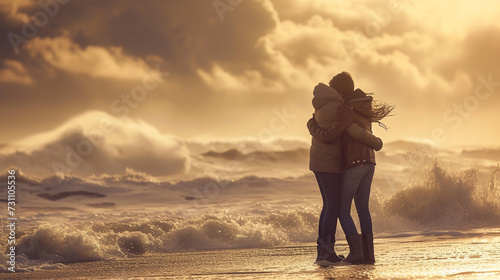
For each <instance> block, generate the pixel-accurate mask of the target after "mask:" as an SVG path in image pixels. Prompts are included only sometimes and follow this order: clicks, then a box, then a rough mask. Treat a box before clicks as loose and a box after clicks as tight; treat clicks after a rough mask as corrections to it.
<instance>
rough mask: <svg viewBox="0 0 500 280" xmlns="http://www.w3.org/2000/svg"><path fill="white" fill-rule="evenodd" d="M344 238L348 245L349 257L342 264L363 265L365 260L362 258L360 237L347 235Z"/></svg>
mask: <svg viewBox="0 0 500 280" xmlns="http://www.w3.org/2000/svg"><path fill="white" fill-rule="evenodd" d="M345 238H346V239H347V243H348V244H349V255H348V256H347V258H345V260H344V262H347V263H352V264H360V263H363V262H364V261H365V258H364V257H363V247H362V246H361V235H360V234H354V235H348V236H346V237H345Z"/></svg>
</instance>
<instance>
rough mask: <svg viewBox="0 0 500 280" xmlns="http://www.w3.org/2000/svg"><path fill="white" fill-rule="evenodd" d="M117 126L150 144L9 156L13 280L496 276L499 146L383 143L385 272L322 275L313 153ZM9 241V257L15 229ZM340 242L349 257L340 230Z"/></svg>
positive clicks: (283, 143) (59, 141) (71, 133)
mask: <svg viewBox="0 0 500 280" xmlns="http://www.w3.org/2000/svg"><path fill="white" fill-rule="evenodd" d="M117 127H118V128H121V129H125V127H126V129H128V130H129V131H121V134H124V133H125V132H126V133H127V134H129V135H132V136H133V137H132V138H133V139H136V140H137V139H143V138H144V139H146V140H147V141H146V142H148V143H149V145H144V144H141V145H139V146H134V145H136V144H135V142H134V141H130V142H125V143H122V142H119V141H118V140H117V139H116V138H119V135H120V133H118V136H117V135H114V134H113V135H114V136H113V137H105V138H103V139H105V140H102V141H100V143H101V144H99V145H95V146H94V147H93V152H89V153H88V154H87V155H86V156H82V157H81V159H80V160H81V162H80V163H79V164H76V163H78V158H77V157H74V155H72V154H71V153H69V156H68V150H67V149H66V148H67V147H68V146H69V147H77V146H78V143H79V142H78V141H79V139H80V137H87V138H89V139H90V136H89V135H86V134H85V130H81V131H80V130H64V129H62V128H61V131H60V133H59V134H57V135H56V136H54V137H52V138H51V137H49V136H47V135H45V136H44V138H43V139H48V140H46V141H45V142H43V143H42V144H40V145H38V146H36V147H33V146H30V147H29V148H25V149H22V147H11V146H3V147H2V148H1V149H0V159H1V161H0V162H1V164H3V165H0V167H1V168H3V169H4V171H3V174H1V176H0V180H1V181H3V182H6V181H7V170H10V169H13V170H16V216H17V217H18V220H17V221H16V271H17V272H16V275H29V277H30V278H31V279H44V278H43V277H45V276H46V275H48V274H50V275H52V276H54V277H55V276H57V275H60V278H61V279H64V277H66V278H68V275H79V276H78V277H81V279H85V273H90V272H89V268H90V267H92V271H93V272H92V273H94V274H92V275H93V276H88V278H89V279H94V278H95V276H96V275H97V276H99V275H101V276H102V277H101V276H99V277H101V278H102V279H123V278H124V277H129V276H133V277H140V276H141V275H142V276H147V277H173V278H174V279H178V278H179V277H181V276H182V277H187V278H189V277H191V278H193V279H196V278H200V279H220V278H241V279H245V277H247V279H253V278H262V279H265V278H278V279H279V278H282V279H292V278H294V279H302V278H304V279H305V278H307V279H324V278H329V277H331V278H335V279H337V277H338V278H339V279H342V278H349V277H356V278H360V279H366V278H370V279H371V278H373V279H390V278H393V279H403V278H406V277H409V278H412V277H413V278H419V279H420V278H421V279H424V278H426V277H428V278H439V277H445V278H446V277H451V278H453V277H456V278H460V277H462V279H476V278H475V277H490V276H492V277H493V276H494V277H498V276H499V273H498V267H500V259H499V258H498V257H499V255H498V254H499V252H500V250H499V249H500V248H499V230H498V229H499V228H500V189H499V186H498V184H497V177H498V175H499V174H498V167H497V163H498V162H499V161H500V152H499V151H500V150H498V149H497V148H495V147H492V148H484V147H482V148H456V149H443V148H441V149H438V148H435V147H433V146H431V145H428V144H425V143H424V144H422V143H416V142H411V141H397V142H393V143H388V144H386V146H385V147H384V149H383V150H382V151H381V152H378V153H377V162H378V164H377V168H376V174H375V178H374V182H373V187H372V196H371V201H370V208H371V212H372V218H373V223H374V232H375V236H376V247H377V252H378V253H377V257H378V259H379V262H377V265H375V266H371V267H366V266H360V267H361V268H358V267H353V266H348V267H344V266H342V267H336V268H328V269H322V268H319V267H317V266H315V265H313V264H312V263H313V260H314V257H315V256H314V250H315V245H314V242H315V240H316V237H317V223H318V215H319V212H320V210H321V197H320V193H319V190H318V187H317V184H316V181H315V179H314V176H313V174H312V172H310V171H309V170H308V159H309V158H308V149H309V144H308V143H307V141H304V140H301V139H277V140H274V141H268V142H258V141H254V140H251V139H247V140H232V141H229V140H228V141H225V142H224V141H211V142H210V141H208V142H195V141H179V140H178V139H174V138H172V137H166V138H162V137H163V136H161V135H159V134H158V133H157V132H155V131H154V130H152V129H151V128H150V127H147V126H146V125H145V124H142V123H133V124H127V126H125V125H121V126H120V125H118V126H117ZM144 139H143V140H144ZM163 140H165V141H163ZM166 140H168V141H166ZM164 142H165V143H164ZM65 147H66V148H65ZM64 151H66V152H64ZM146 155H149V156H150V158H151V159H152V160H151V161H148V160H147V158H146ZM68 158H69V159H70V160H74V162H73V163H75V167H73V168H72V169H71V170H70V171H71V172H67V173H66V174H65V175H62V174H55V173H54V169H53V168H52V167H51V163H53V162H54V161H57V162H64V161H65V160H66V159H68ZM124 158H126V160H125V161H123V160H124ZM103 164H106V165H109V166H106V168H102V165H103ZM1 186H2V189H1V192H2V197H1V198H2V202H0V203H1V204H2V205H4V206H6V199H5V198H6V195H7V190H6V188H5V186H6V185H5V184H2V185H1ZM4 208H6V207H4ZM353 211H355V210H353ZM354 214H355V213H354ZM0 218H1V219H2V220H3V221H6V220H7V212H6V211H3V212H0ZM355 220H356V219H355ZM1 233H2V239H1V240H0V246H1V248H5V252H7V244H6V243H7V238H6V236H8V233H9V232H8V229H7V228H6V227H2V230H1ZM337 240H338V247H339V250H340V251H341V252H342V253H344V254H346V253H347V247H346V243H345V239H344V237H343V234H342V232H341V229H340V226H339V227H338V230H337ZM208 257H209V259H210V262H208V263H207V258H208ZM246 258H248V259H249V260H251V261H250V262H248V261H247V259H246ZM181 260H186V261H181ZM110 264H112V266H111V267H113V268H112V269H110V268H109V265H110ZM141 264H142V265H141ZM193 264H194V267H193ZM209 264H210V265H209ZM7 267H8V265H7V255H6V254H0V270H1V271H3V272H7V270H6V269H7ZM128 268H130V270H128ZM132 268H136V269H135V270H133V269H132ZM113 269H114V270H116V273H114V274H113V273H112V272H113V271H112V270H113ZM75 273H76V274H75ZM79 273H80V274H79ZM129 274H130V275H129ZM4 275H10V274H9V273H6V274H4ZM4 275H2V278H3V276H4ZM37 275H38V276H40V277H42V278H36V277H38V276H37ZM44 275H45V276H44ZM124 275H126V276H124ZM335 275H338V276H335ZM291 276H293V277H292V278H289V277H291ZM8 277H21V276H8ZM57 277H59V276H57ZM70 278H71V277H70ZM6 279H7V278H6ZM17 279H22V278H17ZM74 279H76V278H74ZM478 279H479V278H478ZM492 279H494V278H492Z"/></svg>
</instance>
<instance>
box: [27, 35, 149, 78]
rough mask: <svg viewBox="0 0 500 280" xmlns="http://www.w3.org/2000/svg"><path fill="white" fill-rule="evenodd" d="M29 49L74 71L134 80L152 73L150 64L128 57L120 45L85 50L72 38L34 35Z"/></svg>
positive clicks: (52, 62) (36, 54) (45, 61)
mask: <svg viewBox="0 0 500 280" xmlns="http://www.w3.org/2000/svg"><path fill="white" fill-rule="evenodd" d="M26 50H27V51H28V53H29V54H30V55H31V56H32V57H33V58H40V59H41V60H42V62H43V63H44V64H48V65H51V66H53V67H56V68H58V69H60V70H63V71H67V72H70V73H76V74H86V75H90V76H94V77H101V78H117V79H130V80H142V78H143V77H144V76H147V75H148V70H147V68H148V67H147V65H146V63H144V61H142V60H141V59H137V58H132V57H129V56H127V55H126V54H124V52H123V49H122V48H120V47H109V48H103V47H95V46H88V47H87V48H85V49H81V48H80V47H79V46H78V45H77V44H76V43H74V42H72V41H71V40H70V39H69V38H66V37H57V38H54V39H50V38H44V39H40V38H34V39H33V40H31V41H30V42H29V43H28V44H27V45H26Z"/></svg>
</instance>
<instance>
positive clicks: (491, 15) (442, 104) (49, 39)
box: [0, 0, 500, 145]
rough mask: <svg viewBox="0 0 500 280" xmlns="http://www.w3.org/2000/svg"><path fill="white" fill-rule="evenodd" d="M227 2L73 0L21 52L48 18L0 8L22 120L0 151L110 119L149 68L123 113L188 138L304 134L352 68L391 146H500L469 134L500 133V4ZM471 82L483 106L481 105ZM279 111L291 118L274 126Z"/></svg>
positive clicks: (8, 76)
mask: <svg viewBox="0 0 500 280" xmlns="http://www.w3.org/2000/svg"><path fill="white" fill-rule="evenodd" d="M222 2H223V3H226V4H227V5H229V6H228V7H230V9H226V10H223V13H222V14H221V10H217V9H216V8H215V7H214V5H213V2H211V1H208V2H204V1H201V2H200V1H196V0H186V1H170V0H167V1H148V2H147V3H142V2H139V1H133V0H125V1H95V0H93V1H71V2H68V3H67V4H64V5H62V4H61V5H59V6H58V10H57V13H54V16H49V18H48V20H47V22H44V23H45V24H44V25H43V26H42V25H41V24H39V25H40V26H39V27H37V30H36V34H35V36H34V37H33V38H29V39H27V41H26V42H25V43H23V44H21V45H20V46H19V52H18V53H16V52H15V50H14V49H13V47H12V45H11V43H10V42H9V40H7V34H9V32H14V33H16V34H18V35H20V36H21V35H23V27H24V26H25V25H26V24H27V23H26V22H27V21H28V22H29V21H32V22H33V20H36V17H35V15H36V14H37V12H40V11H41V12H43V11H45V9H44V8H43V7H42V6H41V5H40V4H39V3H38V2H35V1H23V2H16V3H18V5H17V6H13V5H11V4H7V3H3V5H1V6H0V11H1V15H2V17H0V32H1V33H2V34H3V35H2V36H3V38H4V39H3V40H2V41H1V42H0V61H1V66H0V72H1V74H2V75H1V77H0V85H1V86H2V95H1V97H0V98H1V99H2V100H1V101H2V102H0V112H2V114H12V113H13V112H14V111H16V112H18V114H19V115H21V116H22V117H19V118H15V119H13V120H12V121H11V122H10V123H6V122H4V123H1V124H0V129H1V130H2V131H9V132H10V133H5V134H2V138H0V142H3V143H5V142H11V143H12V142H15V141H16V139H19V138H22V137H26V136H29V135H30V134H33V133H36V132H42V131H44V130H49V129H53V128H54V127H57V126H59V125H60V124H61V123H63V122H64V120H65V119H68V118H71V117H72V116H74V115H76V114H82V113H84V112H86V111H89V110H99V111H104V112H107V113H109V114H113V113H115V114H116V112H115V110H114V109H113V106H112V104H114V102H115V101H116V100H117V99H118V100H122V103H126V102H127V98H128V97H127V96H126V95H131V93H132V90H133V89H135V88H136V87H137V86H141V85H142V80H141V79H143V77H144V75H147V74H148V73H149V72H148V71H149V70H148V69H157V68H159V69H160V70H161V71H163V72H169V73H170V74H171V75H169V76H168V78H167V79H163V80H162V81H161V82H159V83H158V86H157V87H155V89H154V90H151V91H148V92H147V95H148V98H147V99H146V100H145V101H144V102H142V103H140V104H139V105H138V106H135V107H134V106H130V105H129V106H128V107H129V108H128V109H129V110H128V113H129V114H130V115H131V116H132V117H138V118H141V119H143V120H144V121H145V122H147V123H149V124H151V125H153V126H154V127H157V128H158V129H159V130H160V131H162V132H164V133H168V134H173V135H177V136H179V137H183V138H191V137H202V138H226V137H254V138H262V137H264V136H265V137H272V136H278V137H282V136H286V137H288V136H293V137H302V138H304V139H308V137H309V135H308V133H307V131H306V129H305V126H304V123H305V122H306V121H307V119H308V118H309V117H310V115H311V113H312V108H311V106H310V101H311V90H312V88H313V87H314V86H315V85H316V84H317V83H318V82H327V81H328V80H329V79H330V78H331V77H332V76H333V75H334V74H336V73H338V72H340V71H344V70H346V71H349V72H351V74H352V75H353V77H354V79H355V83H356V86H358V87H361V88H363V89H365V90H366V91H370V92H375V94H376V95H375V96H376V98H377V99H381V100H385V101H388V102H391V103H394V104H396V105H397V115H396V116H395V117H392V118H388V119H386V120H384V122H385V123H386V124H387V125H388V126H390V127H391V129H390V131H389V132H388V133H385V132H384V131H382V130H375V132H376V133H378V134H382V135H381V136H382V137H383V138H384V139H385V140H386V141H390V140H396V139H401V138H427V139H431V140H432V139H433V135H434V134H435V133H434V132H435V131H436V129H437V130H438V132H439V131H441V130H443V131H444V132H445V134H446V136H447V140H446V141H443V143H441V144H445V145H463V144H469V145H473V144H494V143H497V142H498V138H499V137H500V135H499V134H498V133H496V132H495V133H494V137H490V138H489V139H486V140H482V142H481V143H478V140H477V138H475V137H472V136H473V135H476V134H477V133H480V132H484V131H485V130H486V129H485V128H484V126H483V124H484V118H488V119H489V122H493V123H490V124H491V125H496V126H498V125H500V121H499V120H498V118H496V117H494V116H495V114H496V110H497V109H496V107H497V106H495V105H498V104H499V102H500V99H499V97H498V95H497V94H496V93H497V92H498V91H499V90H500V87H499V86H498V82H497V81H500V70H498V67H497V65H496V64H497V63H496V61H498V52H497V51H496V50H498V48H499V47H500V41H499V40H498V39H497V38H498V37H499V36H496V35H499V34H500V31H499V30H500V24H498V23H497V21H496V20H495V19H496V18H498V16H500V12H499V11H500V9H498V8H499V6H498V3H497V2H494V1H485V2H481V3H471V2H470V1H451V0H447V1H440V2H439V3H436V2H431V1H413V0H399V1H398V0H390V1H382V0H363V1H330V0H314V1H306V0H293V1H285V0H246V1H242V2H241V3H239V4H238V5H236V4H235V3H236V2H234V1H233V2H231V1H222ZM38 15H40V13H38ZM22 19H24V20H22ZM39 19H40V18H39ZM35 23H36V22H35ZM485 81H486V82H485ZM478 87H482V88H481V89H480V90H482V91H480V92H479V91H478V92H479V93H483V95H480V97H481V98H482V96H488V98H487V99H478V97H475V96H476V89H477V88H478ZM34 89H36V91H35V90H34ZM484 90H487V92H484ZM474 98H476V99H477V100H476V99H474ZM450 110H451V112H450ZM53 112H54V113H53ZM55 112H58V113H57V114H56V113H55ZM276 112H281V113H276ZM41 115H43V116H44V117H43V118H40V117H39V116H41ZM280 115H286V116H289V118H285V119H284V121H283V123H282V124H283V126H279V127H280V129H274V130H272V129H271V128H272V125H271V123H272V122H273V120H274V118H276V117H277V116H280ZM292 116H293V117H292ZM492 116H493V117H492ZM269 130H270V131H271V133H269ZM441 132H442V131H441ZM266 133H267V134H266ZM438 134H439V133H438ZM441 134H443V133H441ZM443 139H444V138H443ZM434 140H435V139H434Z"/></svg>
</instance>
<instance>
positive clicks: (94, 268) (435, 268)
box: [1, 233, 500, 280]
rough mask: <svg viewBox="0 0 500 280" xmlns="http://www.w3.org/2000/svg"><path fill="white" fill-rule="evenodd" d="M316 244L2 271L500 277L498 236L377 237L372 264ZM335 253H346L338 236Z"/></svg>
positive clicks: (75, 275)
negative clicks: (343, 259) (329, 261)
mask: <svg viewBox="0 0 500 280" xmlns="http://www.w3.org/2000/svg"><path fill="white" fill-rule="evenodd" d="M314 245H315V244H308V245H302V246H286V247H272V248H256V249H231V250H214V251H201V252H200V251H197V252H182V253H171V254H161V255H149V256H138V257H133V258H127V259H115V260H107V261H98V262H85V263H74V264H66V265H65V267H63V268H60V269H40V270H36V271H33V272H16V273H4V274H1V278H2V279H308V280H314V279H499V278H500V235H498V234H491V233H490V234H488V235H481V234H475V235H472V236H471V235H464V236H446V235H444V236H410V237H398V238H379V239H377V240H376V244H375V248H376V258H377V263H376V264H375V265H339V266H334V267H329V268H322V267H318V266H317V265H314V264H313V259H314V257H315V249H316V248H315V246H314ZM337 251H338V253H339V254H346V253H347V244H346V243H345V241H344V240H341V241H340V242H339V244H338V246H337Z"/></svg>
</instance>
